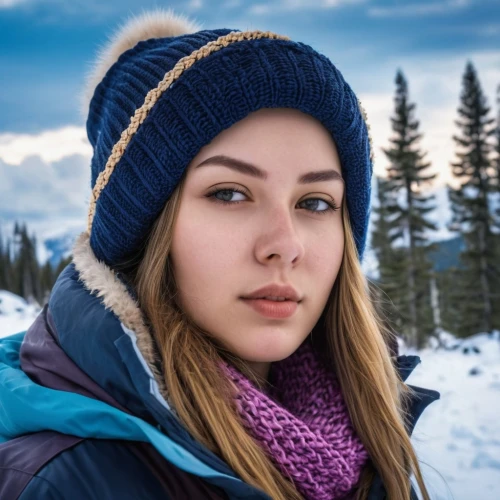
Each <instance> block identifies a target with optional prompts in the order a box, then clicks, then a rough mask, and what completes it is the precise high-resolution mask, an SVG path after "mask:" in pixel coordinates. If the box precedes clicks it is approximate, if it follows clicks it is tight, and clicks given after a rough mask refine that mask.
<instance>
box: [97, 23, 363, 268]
mask: <svg viewBox="0 0 500 500" xmlns="http://www.w3.org/2000/svg"><path fill="white" fill-rule="evenodd" d="M230 31H234V30H226V29H224V30H213V31H211V30H206V31H200V32H198V33H194V34H189V35H182V36H179V37H170V38H153V39H149V40H145V41H142V42H139V43H138V44H137V45H136V46H135V47H134V48H132V49H129V50H127V51H126V52H124V53H123V54H122V55H121V56H120V58H119V59H118V61H117V62H115V63H114V64H113V65H112V66H111V68H110V69H109V70H108V72H107V73H106V76H105V77H104V78H103V80H102V81H101V83H100V84H99V85H98V86H97V87H96V89H95V92H94V96H93V98H92V100H91V103H90V109H89V115H88V120H87V134H88V137H89V140H90V143H91V144H92V146H93V149H94V154H93V158H92V176H91V183H92V187H94V186H95V183H96V180H97V177H98V175H99V174H100V173H101V172H102V171H103V170H104V168H105V165H106V163H107V161H108V158H109V157H110V155H111V152H112V149H113V146H114V145H115V144H116V143H117V142H118V141H119V140H120V137H121V134H122V132H123V131H124V130H126V129H127V127H128V126H129V123H130V118H131V116H133V115H134V113H135V110H136V109H137V108H139V107H141V106H142V105H143V103H144V99H145V96H146V94H147V93H148V92H149V91H150V90H151V89H153V88H156V87H157V85H158V83H159V82H160V81H161V80H162V79H163V77H164V75H165V74H166V73H167V72H168V71H170V70H171V69H172V68H173V67H174V65H175V64H176V63H177V61H178V60H179V59H181V58H182V57H184V56H187V55H190V54H191V53H192V52H193V51H195V50H197V49H199V48H200V47H202V46H204V45H206V44H207V43H208V42H210V41H212V40H216V39H217V38H219V37H220V36H222V35H226V34H228V33H230ZM281 107H283V108H294V109H298V110H300V111H303V112H304V113H307V114H310V115H312V116H313V117H315V118H317V119H318V120H319V121H320V122H321V123H322V124H323V125H324V126H325V127H326V128H327V129H328V130H329V131H330V133H331V134H332V138H333V139H334V140H335V143H336V146H337V150H338V153H339V157H340V161H341V164H342V175H343V177H344V180H345V184H346V197H347V206H348V209H349V214H350V219H351V224H352V227H353V232H354V238H355V241H356V246H357V249H358V253H359V254H360V258H361V257H362V255H363V251H364V246H365V241H366V231H367V226H368V218H369V203H370V178H371V175H372V164H371V160H370V145H369V136H368V129H367V126H366V123H365V121H364V119H363V116H362V113H361V110H360V108H359V105H358V100H357V97H356V96H355V94H354V92H353V91H352V90H351V88H350V87H349V85H348V84H347V83H346V82H345V81H344V79H343V77H342V75H341V73H340V72H339V71H338V69H337V68H336V67H335V66H334V65H333V64H332V63H331V62H330V60H329V59H328V58H326V57H325V56H323V55H321V54H319V53H318V52H316V51H315V50H313V49H312V48H311V47H309V46H308V45H305V44H303V43H300V42H293V41H287V40H272V39H266V38H262V39H258V40H245V41H238V42H236V43H233V44H231V45H228V46H227V47H224V48H222V49H221V50H219V51H218V52H215V53H213V54H210V55H208V56H207V57H204V58H201V59H200V60H198V61H196V62H195V63H194V65H193V66H192V67H190V68H189V69H186V70H185V72H184V73H183V74H182V75H181V76H180V77H179V79H178V80H176V81H175V82H174V83H173V84H172V85H171V86H170V87H169V88H168V89H167V90H166V91H165V92H164V93H163V94H162V95H161V97H160V98H159V99H158V102H156V104H155V105H154V107H153V108H152V109H151V111H150V112H149V114H148V116H147V118H146V119H145V121H144V123H142V125H141V126H140V127H139V129H138V130H137V132H136V133H135V135H134V136H133V137H132V139H131V141H130V143H129V144H128V145H127V148H126V149H125V151H124V153H123V156H122V157H121V159H120V160H119V162H118V163H117V164H116V166H115V169H114V171H113V173H112V175H111V176H110V178H109V181H108V182H107V184H106V186H105V187H104V188H103V190H102V192H101V193H100V196H99V198H98V200H97V202H96V207H95V216H94V219H93V225H92V230H91V235H90V236H91V238H90V243H91V246H92V248H93V250H94V252H95V254H96V256H97V258H98V259H99V260H102V261H104V262H105V263H106V264H108V265H110V266H113V265H114V264H116V263H118V262H119V261H120V260H122V259H124V258H126V257H127V256H129V255H130V254H131V253H133V252H134V251H135V250H136V249H137V248H138V247H139V246H141V244H142V243H143V241H144V237H145V235H146V234H147V232H148V230H149V229H150V228H151V225H152V224H153V222H154V220H155V219H156V218H157V217H158V215H159V214H160V212H161V210H162V208H163V207H164V205H165V202H166V201H167V200H168V198H169V197H170V195H171V193H172V191H173V190H174V189H175V187H176V186H177V184H178V183H179V181H180V179H181V176H182V174H183V173H184V171H185V169H186V167H187V166H188V165H189V163H190V162H191V160H192V159H193V158H194V156H196V154H197V153H198V152H199V150H200V149H201V148H202V147H203V146H204V145H206V144H208V143H209V142H211V141H212V139H214V138H215V137H216V136H217V135H218V134H219V133H220V132H222V131H223V130H224V129H227V128H229V127H230V126H231V125H233V124H234V123H236V122H237V121H239V120H242V119H243V118H245V117H246V116H247V115H249V114H250V113H252V112H254V111H257V110H259V109H261V108H281Z"/></svg>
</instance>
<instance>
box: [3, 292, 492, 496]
mask: <svg viewBox="0 0 500 500" xmlns="http://www.w3.org/2000/svg"><path fill="white" fill-rule="evenodd" d="M37 313H38V310H37V308H36V307H35V306H30V305H28V304H26V302H25V301H24V300H23V299H21V298H19V297H17V296H15V295H13V294H11V293H9V292H5V291H0V337H2V336H6V335H10V334H13V333H17V332H20V331H23V330H25V329H27V328H28V327H29V326H30V325H31V323H32V322H33V320H34V318H35V317H36V315H37ZM444 340H445V341H446V344H447V346H448V349H439V350H435V349H431V348H428V349H424V350H422V351H420V352H418V353H415V352H410V351H407V350H405V349H404V348H402V350H401V354H417V355H418V356H420V358H421V359H422V363H421V364H420V365H418V366H417V367H416V368H415V370H414V372H413V374H412V375H411V376H410V378H409V379H408V383H409V384H410V385H416V386H420V387H427V388H429V389H435V390H437V391H439V392H440V393H441V399H440V400H438V401H436V402H434V403H432V404H431V405H430V406H429V407H428V408H427V409H426V410H425V412H424V413H423V415H422V417H421V418H420V420H419V422H418V424H417V426H416V428H415V431H414V435H413V442H414V445H415V447H416V449H417V453H418V455H419V458H420V461H421V464H422V469H423V472H424V478H425V479H426V483H427V486H428V488H429V492H430V494H431V499H432V500H443V499H455V500H498V499H500V332H495V335H494V336H493V337H488V336H487V335H485V334H479V335H476V336H474V337H471V338H469V339H467V340H465V341H459V340H456V339H454V338H453V337H452V336H451V335H447V336H444ZM453 346H456V348H455V349H452V347H453ZM464 351H466V352H464Z"/></svg>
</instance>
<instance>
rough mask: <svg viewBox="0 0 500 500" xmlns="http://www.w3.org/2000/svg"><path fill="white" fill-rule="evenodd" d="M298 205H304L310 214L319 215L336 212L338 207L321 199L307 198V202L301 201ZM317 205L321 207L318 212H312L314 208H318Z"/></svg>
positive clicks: (332, 202)
mask: <svg viewBox="0 0 500 500" xmlns="http://www.w3.org/2000/svg"><path fill="white" fill-rule="evenodd" d="M300 203H306V204H307V205H308V207H307V208H306V210H309V211H310V212H314V213H319V214H325V213H328V212H330V211H332V212H335V211H336V210H338V209H339V207H338V206H337V205H336V204H335V201H333V200H332V201H326V200H323V199H322V198H308V199H307V200H303V201H301V202H300ZM318 205H319V206H320V207H321V209H320V210H314V209H315V208H317V207H318Z"/></svg>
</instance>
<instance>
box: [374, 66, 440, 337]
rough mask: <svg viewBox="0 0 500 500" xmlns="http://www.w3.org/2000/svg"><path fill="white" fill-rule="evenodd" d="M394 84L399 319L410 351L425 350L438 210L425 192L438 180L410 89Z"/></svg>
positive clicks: (392, 188) (392, 208) (399, 81)
mask: <svg viewBox="0 0 500 500" xmlns="http://www.w3.org/2000/svg"><path fill="white" fill-rule="evenodd" d="M395 83H396V95H395V99H394V102H395V114H394V117H391V122H392V130H393V136H392V137H391V139H390V142H391V147H390V148H389V149H384V153H385V154H386V156H387V158H388V159H389V161H390V165H389V167H388V168H387V178H388V184H387V191H388V194H389V197H390V198H392V201H391V202H390V203H389V205H388V207H387V210H388V212H389V213H391V214H393V218H392V219H391V224H392V231H393V232H394V234H393V238H392V239H393V243H394V244H397V245H398V246H399V247H400V248H402V249H404V250H403V253H404V255H405V258H403V257H402V256H400V258H399V259H398V260H396V261H395V262H394V266H395V269H394V273H398V272H400V271H401V270H402V272H403V274H402V276H404V282H405V285H404V286H403V287H402V288H399V290H398V291H397V293H398V295H399V307H400V308H401V310H400V314H401V317H402V318H403V319H404V320H405V324H404V325H403V326H402V328H403V331H402V333H403V334H404V337H405V338H406V340H407V342H408V343H409V344H410V345H411V346H415V347H421V346H422V345H423V344H424V342H425V340H426V338H427V337H428V336H429V335H431V334H433V333H434V323H433V316H432V309H431V296H430V280H431V271H432V266H431V264H430V262H429V258H428V254H429V252H430V251H431V250H432V248H433V247H432V245H430V244H429V242H428V238H427V236H426V230H435V229H436V226H435V224H434V223H432V222H431V221H430V220H429V219H428V213H429V212H431V211H432V210H434V209H435V206H432V205H429V202H430V201H431V200H432V199H434V196H424V194H423V193H422V186H423V185H426V184H430V183H431V182H432V181H433V180H434V179H435V178H436V175H437V174H428V173H427V172H426V171H427V169H428V168H429V167H430V163H428V162H425V161H424V158H425V153H423V152H422V151H421V150H420V148H419V146H418V143H419V141H420V139H421V137H422V134H420V133H419V132H418V128H419V121H418V120H417V119H415V117H414V112H415V104H414V103H410V102H409V92H408V83H407V81H406V79H405V77H404V75H403V73H402V72H401V71H398V72H397V74H396V80H395ZM398 268H399V269H398Z"/></svg>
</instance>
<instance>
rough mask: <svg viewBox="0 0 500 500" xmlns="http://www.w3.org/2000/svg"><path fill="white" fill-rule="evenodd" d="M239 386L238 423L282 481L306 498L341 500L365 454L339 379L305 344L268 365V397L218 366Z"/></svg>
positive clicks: (232, 370)
mask: <svg viewBox="0 0 500 500" xmlns="http://www.w3.org/2000/svg"><path fill="white" fill-rule="evenodd" d="M223 368H225V372H226V374H227V375H228V376H229V377H230V378H231V380H232V381H233V382H234V383H235V384H236V385H237V387H238V388H239V393H238V395H237V396H236V405H237V408H238V411H239V413H240V415H241V417H242V419H243V424H244V425H245V427H246V428H247V430H248V431H249V432H250V433H251V435H252V436H253V437H254V438H255V439H256V440H257V441H258V442H259V443H260V445H261V446H262V447H263V449H264V450H265V451H266V452H267V454H268V455H269V456H270V457H271V459H272V460H273V462H274V463H275V464H276V466H277V467H278V469H279V470H280V471H281V472H282V474H283V475H284V476H285V477H288V478H291V479H292V480H293V483H294V484H295V487H296V488H297V490H298V491H299V492H300V493H301V495H302V496H303V497H304V498H306V499H308V500H336V499H344V498H346V497H347V496H348V495H349V494H350V493H351V492H352V491H353V489H354V487H355V486H356V484H357V482H358V480H359V477H360V473H361V469H362V468H363V466H364V465H365V463H366V461H367V460H368V453H367V452H366V450H365V448H364V446H363V444H362V443H361V441H360V439H359V438H358V436H357V435H356V433H355V431H354V428H353V426H352V423H351V420H350V417H349V414H348V412H347V407H346V405H345V402H344V399H343V397H342V393H341V391H340V387H339V384H338V381H337V379H336V377H335V375H334V373H333V371H331V370H326V369H325V367H324V365H323V364H322V363H321V362H320V360H319V359H318V358H317V355H316V354H315V352H314V350H313V348H312V346H311V345H310V344H309V342H307V341H305V342H304V343H303V344H302V345H301V346H300V347H299V348H298V349H297V350H296V351H295V352H294V353H293V354H292V355H291V356H289V357H288V358H286V359H284V360H282V361H279V362H275V363H272V365H271V372H270V379H271V381H272V384H273V385H272V387H271V389H270V390H269V395H267V394H265V393H264V392H262V391H261V390H259V389H258V388H257V387H256V386H255V385H254V384H253V383H252V382H251V381H250V380H249V379H248V378H247V377H245V376H244V375H243V374H242V373H240V372H239V371H238V370H237V369H236V368H235V367H234V366H232V365H229V364H227V363H223Z"/></svg>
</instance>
